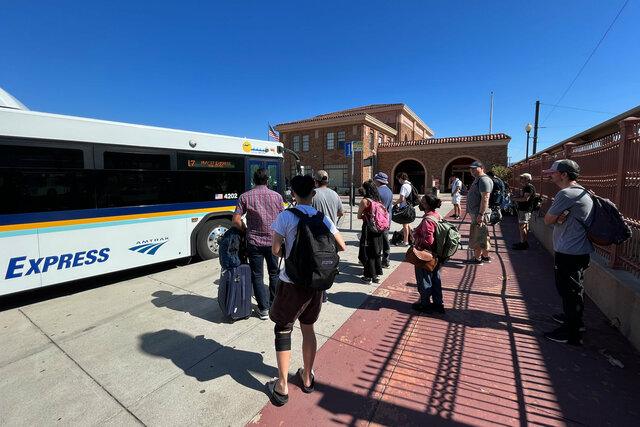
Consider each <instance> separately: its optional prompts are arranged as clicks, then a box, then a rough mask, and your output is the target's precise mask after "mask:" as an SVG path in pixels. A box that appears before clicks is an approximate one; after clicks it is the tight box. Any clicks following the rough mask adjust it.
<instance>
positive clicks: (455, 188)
mask: <svg viewBox="0 0 640 427" xmlns="http://www.w3.org/2000/svg"><path fill="white" fill-rule="evenodd" d="M450 181H451V203H452V204H453V215H451V217H452V218H453V219H460V213H461V210H460V199H462V195H461V194H460V191H461V190H462V181H460V179H459V178H458V177H457V176H456V175H452V176H451V178H450Z"/></svg>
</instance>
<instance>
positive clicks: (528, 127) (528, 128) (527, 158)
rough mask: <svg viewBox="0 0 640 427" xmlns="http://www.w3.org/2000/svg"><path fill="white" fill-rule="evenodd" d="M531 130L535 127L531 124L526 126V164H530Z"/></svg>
mask: <svg viewBox="0 0 640 427" xmlns="http://www.w3.org/2000/svg"><path fill="white" fill-rule="evenodd" d="M531 129H533V126H531V123H527V126H525V128H524V130H526V131H527V155H526V158H525V159H526V162H527V163H529V132H531Z"/></svg>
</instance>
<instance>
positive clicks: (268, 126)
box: [267, 121, 271, 141]
mask: <svg viewBox="0 0 640 427" xmlns="http://www.w3.org/2000/svg"><path fill="white" fill-rule="evenodd" d="M270 130H271V123H269V122H268V121H267V141H269V131H270Z"/></svg>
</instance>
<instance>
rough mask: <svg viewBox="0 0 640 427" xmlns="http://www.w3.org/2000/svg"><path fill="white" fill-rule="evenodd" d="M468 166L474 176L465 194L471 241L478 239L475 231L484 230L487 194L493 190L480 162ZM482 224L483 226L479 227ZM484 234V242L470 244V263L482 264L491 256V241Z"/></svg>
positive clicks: (489, 212) (486, 214)
mask: <svg viewBox="0 0 640 427" xmlns="http://www.w3.org/2000/svg"><path fill="white" fill-rule="evenodd" d="M469 168H470V169H471V175H473V177H474V178H475V180H474V181H473V184H471V187H470V188H469V194H467V212H468V213H469V216H470V217H471V228H470V230H469V242H470V243H471V242H477V241H478V240H480V237H478V234H477V233H479V232H481V231H482V230H485V231H486V228H487V227H486V226H487V224H489V216H490V215H491V209H489V196H490V195H491V191H492V190H493V181H492V180H491V178H489V176H488V175H486V174H485V173H484V165H483V164H482V163H481V162H479V161H475V162H473V163H471V165H470V166H469ZM482 225H484V227H481V226H482ZM486 234H487V236H486V243H485V241H484V239H482V240H483V241H482V244H475V245H474V246H471V245H470V246H471V248H472V249H473V254H474V257H473V259H472V260H470V261H469V262H470V263H471V264H474V265H482V264H484V263H485V262H491V257H490V256H489V249H491V242H490V240H489V233H486Z"/></svg>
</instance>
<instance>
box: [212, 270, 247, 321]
mask: <svg viewBox="0 0 640 427" xmlns="http://www.w3.org/2000/svg"><path fill="white" fill-rule="evenodd" d="M251 291H252V286H251V267H249V265H248V264H241V265H239V266H238V267H232V268H228V269H225V270H222V272H221V273H220V284H219V285H218V304H219V305H220V309H221V310H222V312H223V313H224V314H225V315H226V316H228V317H230V318H231V319H232V320H238V319H245V318H247V317H249V316H250V315H251Z"/></svg>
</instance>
